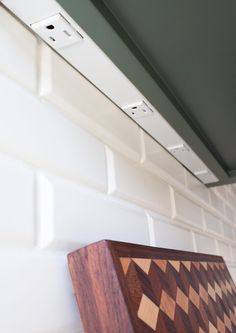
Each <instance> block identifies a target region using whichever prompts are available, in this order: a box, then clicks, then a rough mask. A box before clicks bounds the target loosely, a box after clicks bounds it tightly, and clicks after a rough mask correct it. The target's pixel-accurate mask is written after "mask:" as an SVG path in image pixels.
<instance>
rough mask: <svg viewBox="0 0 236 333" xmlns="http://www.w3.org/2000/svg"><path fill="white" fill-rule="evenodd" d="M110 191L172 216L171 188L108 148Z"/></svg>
mask: <svg viewBox="0 0 236 333" xmlns="http://www.w3.org/2000/svg"><path fill="white" fill-rule="evenodd" d="M107 159H108V182H109V192H110V193H112V194H113V195H116V196H118V197H121V198H123V199H126V200H128V201H132V202H134V203H136V204H138V205H141V206H143V207H145V208H149V209H151V210H153V211H155V212H158V213H160V214H163V215H166V216H170V214H171V204H170V189H169V186H168V184H166V183H165V182H164V181H163V180H162V179H160V178H159V177H157V176H155V175H153V174H151V173H149V172H147V171H146V170H144V169H143V168H142V167H141V166H140V165H139V164H135V163H132V162H131V161H129V160H127V159H125V158H123V157H122V156H121V155H119V154H118V153H113V152H112V151H111V150H109V149H107Z"/></svg>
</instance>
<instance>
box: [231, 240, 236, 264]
mask: <svg viewBox="0 0 236 333" xmlns="http://www.w3.org/2000/svg"><path fill="white" fill-rule="evenodd" d="M235 245H236V244H235ZM231 252H232V261H233V262H235V263H236V246H231Z"/></svg>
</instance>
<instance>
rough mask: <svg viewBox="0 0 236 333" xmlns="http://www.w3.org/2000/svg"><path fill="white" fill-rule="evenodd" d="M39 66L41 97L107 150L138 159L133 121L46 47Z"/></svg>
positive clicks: (137, 133)
mask: <svg viewBox="0 0 236 333" xmlns="http://www.w3.org/2000/svg"><path fill="white" fill-rule="evenodd" d="M41 63H42V66H41V68H42V72H41V96H42V97H43V98H45V99H47V100H48V101H50V102H52V103H53V104H55V105H56V106H57V107H58V108H59V109H60V110H62V111H63V112H65V113H66V114H67V115H68V116H70V117H72V118H73V119H74V120H75V121H77V122H78V123H79V124H80V125H82V126H84V127H85V128H86V129H88V130H89V131H90V132H92V133H93V134H94V135H96V136H97V137H98V138H99V139H101V140H102V141H103V142H106V143H107V144H108V145H109V146H110V147H112V148H115V149H116V150H119V151H120V152H121V153H122V154H125V155H126V156H127V157H129V158H132V159H134V160H135V161H139V160H140V139H139V136H140V129H139V127H138V125H137V124H136V123H135V122H134V121H133V120H131V119H130V118H129V117H128V116H127V115H126V114H125V113H124V112H123V111H122V110H120V108H118V107H117V106H116V105H115V104H114V103H112V102H111V100H109V99H108V98H107V97H106V96H105V95H103V94H102V93H101V92H100V91H99V90H98V89H97V88H96V87H95V86H94V85H93V84H91V83H90V82H89V81H88V80H87V79H86V78H84V77H83V76H82V75H81V74H80V73H79V72H78V71H76V70H75V69H73V68H72V67H71V66H70V65H69V64H68V63H66V62H65V61H64V60H63V59H62V58H61V57H60V56H58V55H57V54H56V53H55V52H52V51H51V49H50V48H49V47H47V46H46V45H42V58H41ZM68 82H69V84H68Z"/></svg>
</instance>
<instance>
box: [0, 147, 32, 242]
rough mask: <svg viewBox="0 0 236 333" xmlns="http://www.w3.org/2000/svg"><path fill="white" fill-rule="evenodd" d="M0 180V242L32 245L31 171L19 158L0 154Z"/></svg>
mask: <svg viewBox="0 0 236 333" xmlns="http://www.w3.org/2000/svg"><path fill="white" fill-rule="evenodd" d="M0 184H1V186H0V201H1V209H0V220H1V223H0V246H4V247H19V246H21V247H22V246H23V247H28V246H33V244H34V225H35V218H34V212H35V210H34V173H33V171H32V170H31V168H30V167H28V166H27V165H25V164H24V163H22V162H21V161H18V160H16V159H12V158H10V157H8V156H7V155H4V154H0Z"/></svg>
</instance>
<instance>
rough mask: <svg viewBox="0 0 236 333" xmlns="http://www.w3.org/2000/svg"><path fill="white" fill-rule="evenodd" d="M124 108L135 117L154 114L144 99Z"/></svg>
mask: <svg viewBox="0 0 236 333" xmlns="http://www.w3.org/2000/svg"><path fill="white" fill-rule="evenodd" d="M122 109H123V110H124V111H125V113H127V114H128V115H129V116H130V117H131V118H133V119H138V118H143V117H148V116H152V115H153V114H154V113H153V110H152V109H151V108H150V107H149V106H148V105H147V104H146V103H145V102H144V101H140V102H138V103H133V104H131V105H126V106H124V107H123V108H122Z"/></svg>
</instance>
